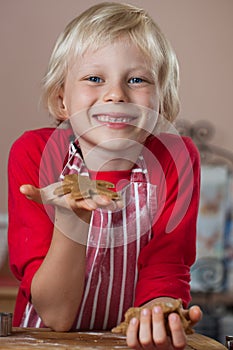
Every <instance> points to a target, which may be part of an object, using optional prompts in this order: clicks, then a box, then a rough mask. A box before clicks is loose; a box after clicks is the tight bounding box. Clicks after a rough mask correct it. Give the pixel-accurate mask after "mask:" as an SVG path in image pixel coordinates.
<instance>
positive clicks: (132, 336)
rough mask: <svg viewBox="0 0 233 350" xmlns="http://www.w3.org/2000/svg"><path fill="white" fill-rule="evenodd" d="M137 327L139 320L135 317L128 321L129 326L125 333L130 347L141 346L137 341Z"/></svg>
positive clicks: (137, 347) (136, 347)
mask: <svg viewBox="0 0 233 350" xmlns="http://www.w3.org/2000/svg"><path fill="white" fill-rule="evenodd" d="M138 328H139V320H138V319H137V318H135V317H134V318H132V319H131V320H130V322H129V326H128V329H127V334H126V341H127V344H128V346H129V348H131V349H136V350H139V349H141V346H140V344H139V342H138Z"/></svg>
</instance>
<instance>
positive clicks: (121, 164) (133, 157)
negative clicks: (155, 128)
mask: <svg viewBox="0 0 233 350" xmlns="http://www.w3.org/2000/svg"><path fill="white" fill-rule="evenodd" d="M80 147H81V150H82V153H83V158H84V161H85V164H86V166H87V167H88V169H90V170H93V171H119V170H129V169H131V168H132V167H133V166H134V164H135V163H136V162H137V159H138V157H139V155H140V153H141V151H142V147H143V145H142V144H140V143H137V142H134V141H129V142H128V145H127V147H126V148H124V149H111V148H110V149H109V148H107V147H103V145H101V146H98V145H95V146H94V147H85V145H84V144H82V142H80Z"/></svg>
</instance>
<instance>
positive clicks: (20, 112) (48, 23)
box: [0, 0, 233, 341]
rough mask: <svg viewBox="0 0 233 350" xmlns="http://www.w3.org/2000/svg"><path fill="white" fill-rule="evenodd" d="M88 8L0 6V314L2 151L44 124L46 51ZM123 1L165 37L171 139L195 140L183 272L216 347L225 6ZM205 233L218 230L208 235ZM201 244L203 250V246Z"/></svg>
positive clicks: (192, 0) (6, 278) (10, 292)
mask: <svg viewBox="0 0 233 350" xmlns="http://www.w3.org/2000/svg"><path fill="white" fill-rule="evenodd" d="M97 2H98V1H94V0H86V1H79V0H40V1H33V0H20V1H16V0H1V1H0V9H1V11H0V45H1V65H0V77H1V86H0V91H1V93H0V96H1V110H2V112H1V120H2V124H1V128H0V130H1V135H0V142H1V154H0V169H1V176H0V188H1V192H0V193H1V201H0V309H1V311H11V310H12V309H13V305H14V299H15V295H16V290H17V282H16V281H15V280H14V278H13V277H12V275H11V273H10V271H9V268H8V256H7V159H8V154H9V150H10V147H11V145H12V143H13V142H14V140H15V139H17V138H18V137H19V136H20V135H21V134H22V133H23V132H24V131H25V130H28V129H34V128H39V127H44V126H49V125H51V124H52V123H53V120H52V119H51V118H50V117H49V115H48V112H47V111H46V110H44V108H43V106H42V105H41V103H40V95H41V80H42V78H43V75H44V73H45V70H46V67H47V63H48V60H49V57H50V54H51V51H52V48H53V45H54V43H55V40H56V38H57V36H58V34H59V33H60V32H61V31H62V30H63V29H64V27H65V25H66V24H67V23H68V22H69V21H70V20H71V19H73V18H74V17H75V16H76V15H78V14H79V13H80V12H82V11H83V10H85V9H86V8H87V7H89V6H91V5H94V4H96V3H97ZM99 2H100V1H99ZM116 2H123V1H116ZM129 3H132V4H134V5H137V6H141V7H143V8H145V9H146V10H148V11H149V13H150V14H151V15H152V17H153V18H154V19H155V21H156V22H157V23H158V24H159V26H160V27H161V29H162V31H163V32H164V33H165V35H166V36H167V38H168V39H169V40H170V42H171V44H172V46H173V47H174V49H175V51H176V53H177V56H178V60H179V62H180V71H181V88H180V98H181V112H180V115H179V119H178V125H179V127H180V129H181V133H183V134H188V135H189V136H191V137H193V138H194V139H195V142H196V143H197V144H198V147H199V148H200V150H201V153H202V155H203V157H202V158H203V167H202V174H203V187H202V201H201V208H200V216H199V224H198V227H199V228H198V259H197V263H196V265H195V266H194V269H193V271H192V274H193V282H192V290H193V298H194V299H193V300H194V302H196V301H197V302H199V303H200V304H203V305H204V308H205V317H204V320H203V324H202V325H200V329H199V330H200V331H201V332H202V333H203V332H204V333H205V334H207V335H210V336H212V337H215V338H216V339H220V340H221V341H222V339H223V337H224V335H226V333H227V332H228V333H229V332H232V329H233V327H232V325H233V317H232V307H233V298H232V295H233V262H232V261H233V253H232V249H233V238H232V236H233V228H232V220H233V219H232V217H233V215H232V180H231V177H232V164H233V161H232V152H233V138H232V126H233V120H232V111H231V107H232V101H233V96H232V91H233V68H232V62H233V44H232V35H233V1H232V0H221V1H220V0H205V1H203V0H188V1H187V0H153V1H151V0H131V1H129ZM210 153H211V154H212V158H211V159H209V157H208V154H210ZM213 154H214V156H213ZM215 155H217V157H215ZM213 158H214V159H213ZM213 227H217V228H218V229H217V233H216V232H214V231H216V230H213ZM211 238H212V239H211ZM215 238H216V239H215ZM214 239H215V240H214ZM207 241H208V244H210V245H208V248H206V247H205V246H204V244H207V243H206V242H207ZM211 244H212V245H211ZM203 247H204V248H203ZM203 252H204V253H203ZM206 252H208V253H206ZM213 267H214V268H213ZM228 327H230V328H228ZM228 329H231V331H230V330H229V331H228Z"/></svg>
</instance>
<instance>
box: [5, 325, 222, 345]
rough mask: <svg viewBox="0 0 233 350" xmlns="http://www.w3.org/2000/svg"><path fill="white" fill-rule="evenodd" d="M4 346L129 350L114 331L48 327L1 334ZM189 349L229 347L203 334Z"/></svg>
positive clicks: (192, 338)
mask: <svg viewBox="0 0 233 350" xmlns="http://www.w3.org/2000/svg"><path fill="white" fill-rule="evenodd" d="M0 349H6V350H7V349H20V350H29V349H30V350H32V349H37V350H55V349H56V350H78V349H79V350H82V349H84V350H90V349H99V350H106V349H112V350H113V349H118V350H119V349H129V348H128V347H127V345H126V341H125V337H124V336H122V335H115V334H112V333H110V332H65V333H62V332H52V331H50V330H48V329H35V328H24V329H23V328H13V332H12V335H10V336H8V337H0ZM185 349H186V350H226V348H225V346H223V345H222V344H220V343H218V342H216V341H215V340H213V339H210V338H208V337H205V336H203V335H200V334H192V335H189V336H188V345H187V346H186V348H185Z"/></svg>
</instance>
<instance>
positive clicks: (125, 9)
mask: <svg viewBox="0 0 233 350" xmlns="http://www.w3.org/2000/svg"><path fill="white" fill-rule="evenodd" d="M122 36H124V37H128V38H129V39H130V40H131V41H132V42H133V43H134V44H135V45H136V46H137V47H138V48H139V49H141V50H142V52H143V53H144V54H145V56H146V57H147V58H149V60H150V62H151V65H152V72H153V74H154V76H155V77H156V79H157V82H158V85H159V91H160V114H162V115H163V116H164V117H165V118H166V119H167V120H169V121H173V120H174V119H175V118H176V116H177V114H178V112H179V98H178V84H179V67H178V62H177V58H176V55H175V53H174V51H173V49H172V47H171V45H170V43H169V42H168V41H167V39H166V38H165V36H164V35H163V33H162V32H161V30H160V28H159V27H158V26H157V24H156V23H155V22H154V21H153V19H152V18H151V17H150V16H149V15H148V14H147V13H146V12H145V11H144V10H143V9H141V8H137V7H135V6H132V5H129V4H122V3H115V2H103V3H99V4H97V5H95V6H92V7H90V8H89V9H87V10H86V11H84V12H83V13H82V14H81V15H80V16H78V17H76V18H74V19H73V20H72V21H71V22H70V23H69V24H68V25H67V26H66V28H65V30H64V32H62V33H61V34H60V36H59V37H58V39H57V42H56V45H55V47H54V50H53V53H52V55H51V58H50V62H49V66H48V71H47V74H46V76H45V77H44V81H43V90H44V91H43V92H44V94H43V97H44V101H45V104H46V106H47V107H48V109H49V111H50V113H51V114H52V115H53V116H55V117H56V119H57V120H58V121H59V120H62V118H61V117H59V104H58V95H59V92H60V89H61V87H62V86H64V82H65V78H66V74H67V69H68V64H69V62H70V60H71V58H72V57H73V58H74V57H76V55H82V54H84V53H85V51H86V50H88V49H89V48H91V49H92V50H95V49H98V48H100V47H101V46H104V45H106V43H112V42H114V41H116V40H117V39H119V38H121V37H122Z"/></svg>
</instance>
